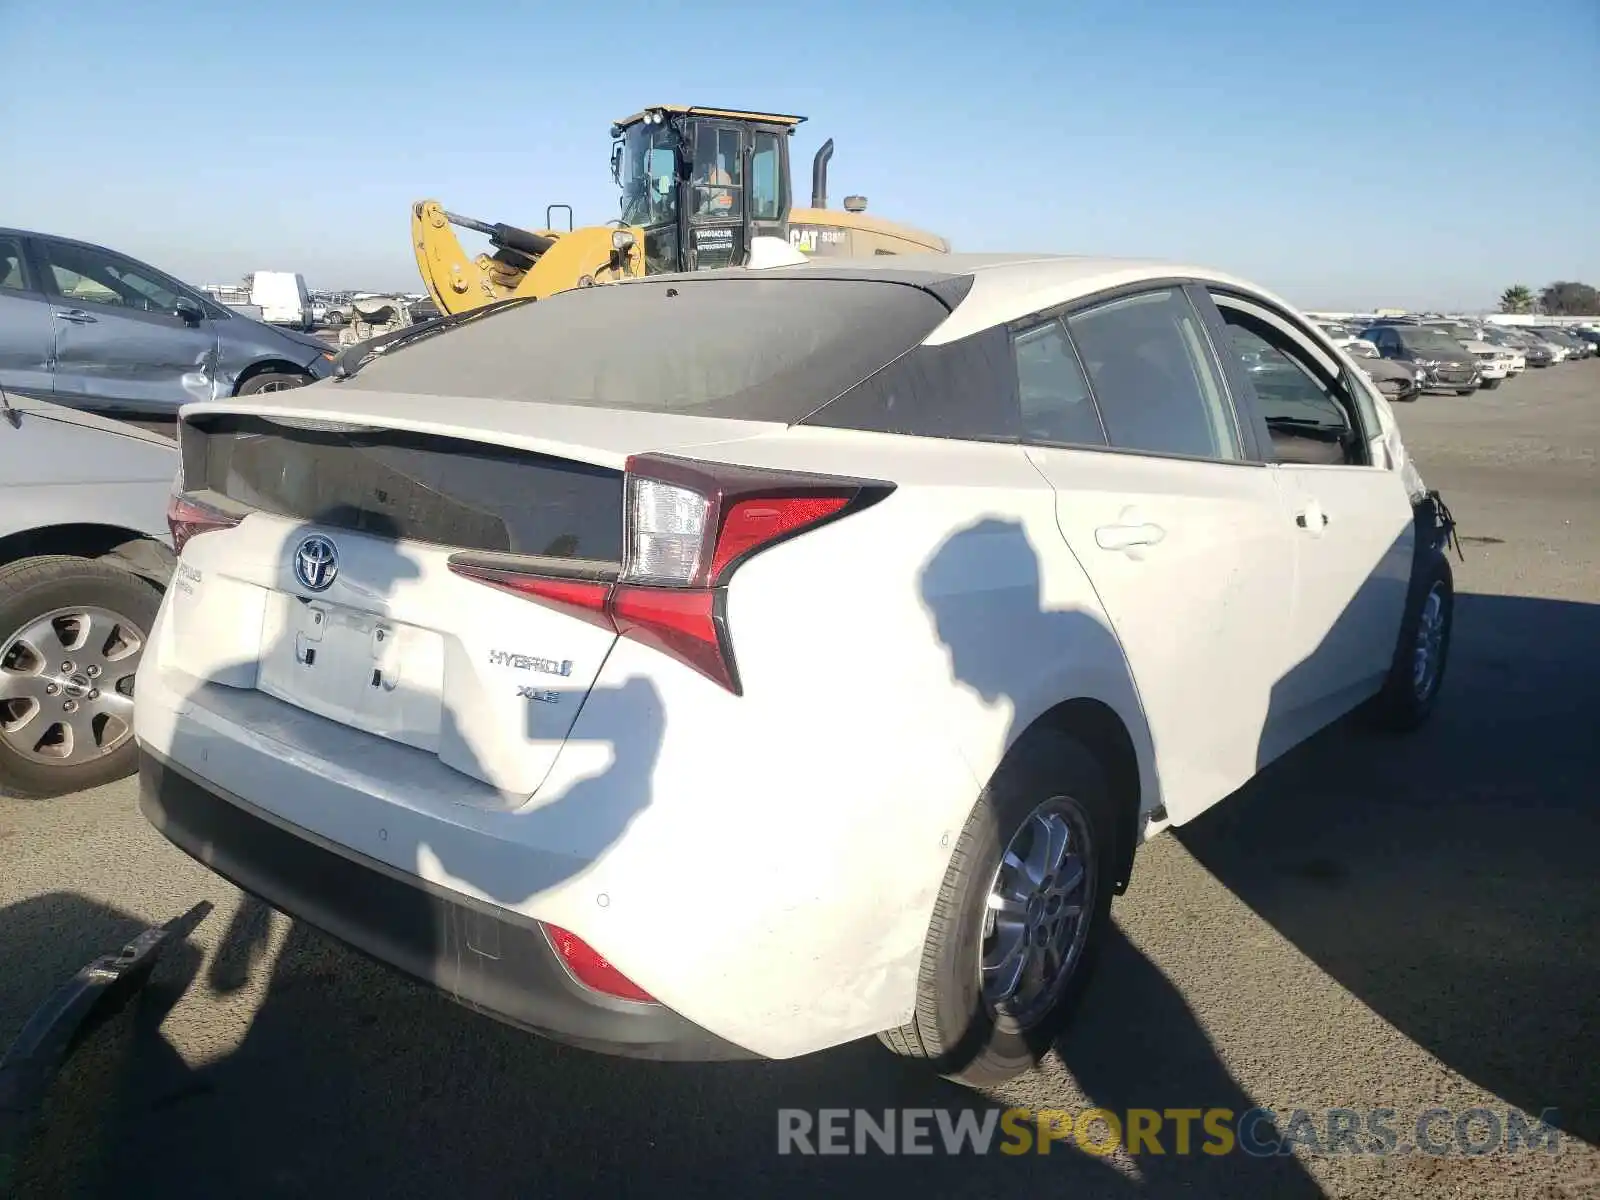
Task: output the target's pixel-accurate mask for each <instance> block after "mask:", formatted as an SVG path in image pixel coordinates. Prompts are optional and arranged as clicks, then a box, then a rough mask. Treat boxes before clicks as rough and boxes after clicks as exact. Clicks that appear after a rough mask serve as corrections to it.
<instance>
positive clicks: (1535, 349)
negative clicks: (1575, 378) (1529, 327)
mask: <svg viewBox="0 0 1600 1200" xmlns="http://www.w3.org/2000/svg"><path fill="white" fill-rule="evenodd" d="M1479 334H1480V336H1481V337H1482V339H1483V340H1484V341H1486V342H1488V343H1489V344H1490V345H1491V346H1499V347H1500V348H1501V349H1504V350H1510V351H1511V352H1512V353H1514V354H1520V355H1521V356H1522V359H1523V361H1524V362H1525V363H1526V364H1527V365H1528V366H1530V367H1539V368H1544V367H1548V366H1549V365H1550V364H1551V363H1552V362H1554V361H1555V357H1554V355H1552V354H1551V353H1550V348H1549V347H1548V346H1546V345H1545V344H1544V343H1543V342H1541V341H1539V340H1538V339H1536V338H1531V337H1528V336H1526V335H1525V334H1523V333H1521V332H1520V331H1518V330H1516V329H1512V328H1509V327H1507V326H1504V325H1485V326H1484V327H1483V328H1482V329H1481V330H1479Z"/></svg>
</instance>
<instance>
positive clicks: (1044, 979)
mask: <svg viewBox="0 0 1600 1200" xmlns="http://www.w3.org/2000/svg"><path fill="white" fill-rule="evenodd" d="M1096 875H1097V871H1096V867H1095V849H1094V845H1093V842H1092V839H1091V835H1090V832H1089V821H1088V817H1087V816H1086V815H1085V813H1084V810H1083V808H1082V807H1081V806H1080V805H1079V804H1078V802H1077V801H1076V800H1073V799H1071V798H1070V797H1066V796H1057V797H1053V798H1052V799H1049V800H1046V801H1045V802H1044V803H1043V804H1040V805H1039V806H1038V807H1037V808H1035V809H1034V810H1033V812H1032V813H1030V814H1029V816H1028V819H1027V820H1025V821H1024V822H1023V823H1022V825H1021V826H1020V827H1019V828H1018V830H1017V832H1016V833H1015V834H1014V835H1013V836H1012V838H1011V843H1010V844H1009V845H1008V846H1007V847H1006V850H1005V853H1004V854H1003V855H1001V857H1000V865H999V867H998V868H997V869H996V871H995V874H994V879H993V880H992V881H991V883H990V885H989V898H988V907H987V910H986V912H985V914H984V923H983V955H982V960H981V965H980V968H979V971H980V976H981V986H982V991H983V999H984V1003H985V1005H986V1007H987V1008H988V1010H989V1012H990V1015H991V1016H992V1017H993V1018H994V1019H995V1021H996V1023H998V1024H1001V1025H1009V1026H1014V1027H1017V1028H1020V1029H1024V1030H1026V1029H1029V1028H1031V1027H1033V1026H1034V1025H1037V1024H1038V1023H1039V1021H1040V1020H1041V1019H1042V1018H1044V1017H1045V1016H1046V1015H1048V1014H1049V1012H1050V1010H1051V1009H1052V1008H1054V1007H1055V1004H1056V1002H1057V1000H1059V999H1060V997H1061V994H1062V992H1063V990H1064V989H1065V987H1066V984H1067V980H1068V979H1069V978H1070V977H1071V975H1072V971H1073V968H1074V967H1076V966H1077V963H1078V959H1079V958H1080V957H1081V955H1082V952H1083V946H1084V942H1085V941H1086V940H1087V938H1088V935H1089V925H1090V922H1091V920H1092V918H1093V914H1094V905H1095V895H1096V889H1097V888H1098V886H1099V880H1098V879H1097V878H1096Z"/></svg>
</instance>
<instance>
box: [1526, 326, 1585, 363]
mask: <svg viewBox="0 0 1600 1200" xmlns="http://www.w3.org/2000/svg"><path fill="white" fill-rule="evenodd" d="M1539 336H1541V337H1542V338H1544V339H1545V341H1548V342H1555V343H1556V345H1558V346H1561V347H1562V348H1563V349H1565V350H1566V352H1567V357H1568V358H1569V359H1584V358H1588V357H1589V356H1590V355H1591V354H1593V353H1594V347H1593V346H1591V345H1590V344H1589V343H1588V342H1586V341H1585V340H1584V339H1583V338H1581V337H1579V336H1577V334H1575V333H1573V332H1572V330H1570V329H1557V328H1552V327H1548V326H1547V327H1545V328H1542V329H1540V330H1539Z"/></svg>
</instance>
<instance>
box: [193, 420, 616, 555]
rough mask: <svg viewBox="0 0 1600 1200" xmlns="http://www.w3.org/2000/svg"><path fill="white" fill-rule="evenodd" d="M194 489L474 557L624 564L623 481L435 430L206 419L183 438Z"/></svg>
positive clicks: (584, 466) (576, 465)
mask: <svg viewBox="0 0 1600 1200" xmlns="http://www.w3.org/2000/svg"><path fill="white" fill-rule="evenodd" d="M182 443H183V477H184V484H185V487H186V488H188V489H189V490H191V491H196V492H202V493H207V492H208V493H210V494H211V495H212V496H215V497H225V498H226V499H228V500H231V501H232V502H233V503H234V504H236V505H240V506H243V507H244V508H247V509H252V510H257V511H261V512H268V513H273V514H274V515H276V516H280V517H288V518H290V519H293V520H300V521H310V522H315V523H317V524H320V525H326V526H331V527H333V528H336V529H352V530H357V531H360V532H365V533H372V534H376V535H379V536H382V537H391V538H406V539H410V540H415V541H422V542H433V543H436V544H439V545H444V546H451V547H456V548H460V549H466V550H479V551H489V552H502V553H511V554H521V555H535V556H544V557H548V558H559V559H584V560H593V561H597V562H602V563H612V564H614V563H617V562H620V561H621V558H622V486H623V485H622V474H621V472H618V471H613V470H610V469H608V468H605V467H595V466H590V465H588V464H587V463H580V462H573V461H571V460H569V459H563V458H553V457H550V456H547V455H542V454H534V453H532V452H529V451H522V450H512V449H506V448H502V447H499V446H489V445H484V444H482V443H478V442H470V441H464V440H457V439H454V438H440V437H431V436H428V435H425V434H417V433H407V432H403V431H398V430H396V431H389V430H381V429H363V430H360V431H357V432H339V431H337V430H327V429H315V428H301V427H297V426H295V425H290V424H285V423H280V422H274V421H266V420H262V419H260V418H256V417H246V416H231V415H230V416H219V417H205V416H202V417H198V418H196V419H195V420H194V421H193V422H191V423H190V424H189V425H188V426H187V427H186V428H185V429H184V430H183V434H182Z"/></svg>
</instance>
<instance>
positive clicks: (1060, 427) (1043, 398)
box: [1012, 321, 1106, 446]
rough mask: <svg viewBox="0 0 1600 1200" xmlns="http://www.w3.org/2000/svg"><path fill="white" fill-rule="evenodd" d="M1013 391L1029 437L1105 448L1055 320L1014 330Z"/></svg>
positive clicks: (1086, 393)
mask: <svg viewBox="0 0 1600 1200" xmlns="http://www.w3.org/2000/svg"><path fill="white" fill-rule="evenodd" d="M1012 352H1013V353H1014V354H1015V355H1016V359H1017V392H1018V396H1019V398H1020V400H1021V404H1022V430H1023V434H1024V435H1025V436H1026V437H1027V438H1028V440H1029V441H1034V442H1047V443H1059V444H1063V445H1075V446H1104V445H1105V444H1106V432H1105V428H1104V427H1103V426H1102V425H1101V423H1100V414H1099V412H1097V411H1096V409H1095V406H1094V399H1093V398H1092V397H1091V396H1090V395H1089V381H1088V380H1087V379H1085V378H1084V376H1083V368H1082V367H1081V366H1080V365H1079V364H1078V356H1077V355H1076V354H1074V353H1073V350H1072V343H1071V342H1069V341H1068V340H1067V331H1066V330H1065V329H1063V328H1062V326H1061V322H1060V321H1051V322H1050V323H1049V324H1048V325H1038V326H1035V327H1034V328H1032V329H1029V330H1025V331H1024V332H1022V333H1019V334H1017V336H1016V337H1015V339H1013V342H1012Z"/></svg>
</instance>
